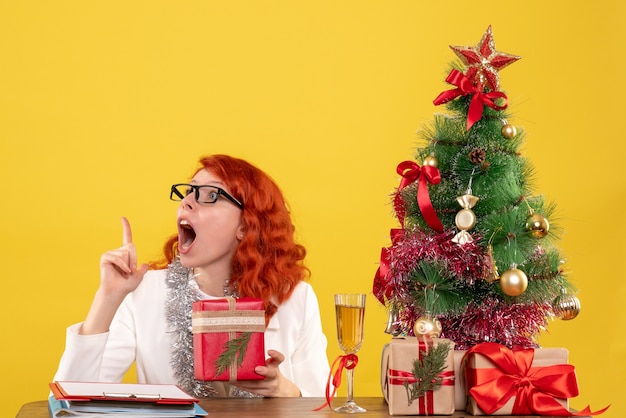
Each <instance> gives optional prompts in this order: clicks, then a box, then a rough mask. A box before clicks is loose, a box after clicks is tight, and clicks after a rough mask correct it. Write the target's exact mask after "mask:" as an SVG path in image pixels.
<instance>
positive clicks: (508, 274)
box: [500, 268, 528, 296]
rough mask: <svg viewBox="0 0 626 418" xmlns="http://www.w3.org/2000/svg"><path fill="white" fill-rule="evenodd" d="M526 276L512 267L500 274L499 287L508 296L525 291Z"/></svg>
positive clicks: (526, 284)
mask: <svg viewBox="0 0 626 418" xmlns="http://www.w3.org/2000/svg"><path fill="white" fill-rule="evenodd" d="M527 286H528V277H526V273H524V272H523V271H522V270H520V269H517V268H512V269H510V270H507V271H505V272H504V273H502V274H501V275H500V289H502V292H504V294H505V295H508V296H519V295H521V294H522V293H524V292H525V291H526V287H527Z"/></svg>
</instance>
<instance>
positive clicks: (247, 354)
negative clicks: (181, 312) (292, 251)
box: [191, 297, 265, 381]
mask: <svg viewBox="0 0 626 418" xmlns="http://www.w3.org/2000/svg"><path fill="white" fill-rule="evenodd" d="M191 318H192V319H191V325H192V332H193V351H194V372H195V378H196V379H198V380H228V381H236V380H260V379H263V376H260V375H258V374H257V373H255V372H254V368H255V367H256V366H263V365H265V357H264V356H265V343H264V332H265V310H264V308H263V301H262V300H260V299H254V298H241V299H234V298H232V297H226V298H224V299H212V300H200V301H197V302H194V304H193V308H192V317H191Z"/></svg>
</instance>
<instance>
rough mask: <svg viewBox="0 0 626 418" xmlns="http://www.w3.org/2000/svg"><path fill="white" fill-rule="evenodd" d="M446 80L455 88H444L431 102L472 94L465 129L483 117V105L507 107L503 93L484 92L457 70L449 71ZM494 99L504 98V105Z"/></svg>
mask: <svg viewBox="0 0 626 418" xmlns="http://www.w3.org/2000/svg"><path fill="white" fill-rule="evenodd" d="M446 82H448V83H450V84H452V85H454V86H457V88H455V89H452V90H446V91H444V92H442V93H440V94H439V96H437V98H436V99H435V100H433V103H434V104H435V105H436V106H438V105H440V104H444V103H447V102H449V101H451V100H454V99H456V98H457V97H459V96H467V95H468V94H471V95H473V96H472V100H471V102H470V106H469V110H468V111H467V128H466V129H467V130H468V131H469V129H470V128H471V127H472V125H474V123H476V122H478V121H479V120H480V118H482V117H483V109H484V105H487V106H489V107H490V108H492V109H495V110H504V109H506V108H507V106H508V103H507V97H506V95H505V94H504V93H502V92H500V91H491V92H488V93H485V92H484V91H483V86H482V84H480V83H478V84H477V85H476V84H474V82H473V81H472V80H470V79H469V78H467V77H466V76H465V74H463V73H462V72H460V71H458V70H452V71H450V74H449V75H448V77H447V78H446ZM494 99H504V105H502V106H500V105H497V104H495V103H494V102H493V100H494Z"/></svg>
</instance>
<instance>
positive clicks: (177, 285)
mask: <svg viewBox="0 0 626 418" xmlns="http://www.w3.org/2000/svg"><path fill="white" fill-rule="evenodd" d="M166 283H167V289H168V294H167V299H166V302H165V315H166V318H167V322H168V325H169V329H170V330H172V331H171V332H172V333H173V343H172V359H171V365H172V368H173V370H174V377H175V378H176V381H177V382H178V385H179V386H180V387H181V388H182V389H183V390H184V391H185V392H187V393H188V394H190V395H191V396H195V397H196V398H199V399H202V398H210V397H214V396H225V395H226V396H234V397H248V398H249V397H256V396H257V395H255V394H253V393H250V392H247V391H244V390H241V389H239V388H237V387H235V386H230V385H228V384H227V383H225V382H224V383H222V382H207V381H203V380H198V379H196V378H195V377H194V369H193V362H194V360H193V334H192V332H191V305H192V304H193V303H194V302H195V301H197V300H200V299H202V298H203V296H202V293H201V292H200V289H199V287H198V284H197V282H196V280H195V278H194V275H193V272H192V270H191V269H188V268H186V267H183V265H182V264H180V261H178V260H176V261H174V262H172V263H171V264H170V265H169V266H168V268H167V278H166ZM224 291H225V293H230V294H232V296H235V297H237V296H236V292H232V290H230V288H229V286H228V283H226V284H225V287H224ZM217 387H220V388H222V390H219V389H217Z"/></svg>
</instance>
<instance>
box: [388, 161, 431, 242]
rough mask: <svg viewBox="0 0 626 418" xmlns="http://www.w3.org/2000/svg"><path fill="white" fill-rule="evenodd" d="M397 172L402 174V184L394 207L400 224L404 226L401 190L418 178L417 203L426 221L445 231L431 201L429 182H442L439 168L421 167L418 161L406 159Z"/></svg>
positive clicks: (399, 165)
mask: <svg viewBox="0 0 626 418" xmlns="http://www.w3.org/2000/svg"><path fill="white" fill-rule="evenodd" d="M396 172H397V173H398V174H399V175H401V176H402V180H401V181H400V186H399V187H398V192H397V193H396V197H395V199H394V207H395V210H396V214H397V216H398V219H399V221H400V224H402V226H403V227H404V206H403V204H402V202H401V199H400V191H401V190H402V189H404V188H405V187H406V186H408V185H409V184H411V183H413V182H414V181H416V180H417V181H418V183H417V204H418V205H419V208H420V211H421V212H422V216H423V217H424V220H425V221H426V223H427V224H428V226H430V227H431V228H432V229H434V230H435V231H437V232H441V231H443V225H442V224H441V221H440V220H439V218H438V217H437V213H436V212H435V208H433V205H432V203H431V202H430V196H429V195H428V184H427V183H431V184H439V182H441V174H440V173H439V169H438V168H437V167H434V166H430V165H425V166H423V167H420V166H419V165H417V163H415V162H413V161H404V162H401V163H400V164H398V167H397V168H396Z"/></svg>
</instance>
